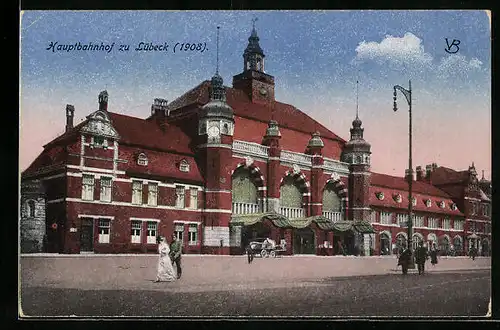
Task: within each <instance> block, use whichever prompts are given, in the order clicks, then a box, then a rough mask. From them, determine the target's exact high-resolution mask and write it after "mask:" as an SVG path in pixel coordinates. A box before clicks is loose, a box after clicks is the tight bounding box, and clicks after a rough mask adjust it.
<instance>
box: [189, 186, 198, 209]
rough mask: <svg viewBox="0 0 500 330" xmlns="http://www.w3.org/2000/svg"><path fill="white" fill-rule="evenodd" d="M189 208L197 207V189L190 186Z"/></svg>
mask: <svg viewBox="0 0 500 330" xmlns="http://www.w3.org/2000/svg"><path fill="white" fill-rule="evenodd" d="M189 199H190V201H189V208H192V209H197V208H198V189H197V188H191V190H190V192H189Z"/></svg>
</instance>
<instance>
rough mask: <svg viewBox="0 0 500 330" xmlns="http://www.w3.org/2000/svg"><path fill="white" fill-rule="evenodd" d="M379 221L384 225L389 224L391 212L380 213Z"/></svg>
mask: <svg viewBox="0 0 500 330" xmlns="http://www.w3.org/2000/svg"><path fill="white" fill-rule="evenodd" d="M380 223H381V224H384V225H390V224H391V223H392V213H389V212H382V213H380Z"/></svg>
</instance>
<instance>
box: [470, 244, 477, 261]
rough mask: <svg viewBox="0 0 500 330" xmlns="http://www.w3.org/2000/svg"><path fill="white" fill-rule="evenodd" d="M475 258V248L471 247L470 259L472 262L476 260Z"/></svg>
mask: <svg viewBox="0 0 500 330" xmlns="http://www.w3.org/2000/svg"><path fill="white" fill-rule="evenodd" d="M476 256H477V250H476V247H474V246H473V247H471V249H470V257H471V258H472V260H476Z"/></svg>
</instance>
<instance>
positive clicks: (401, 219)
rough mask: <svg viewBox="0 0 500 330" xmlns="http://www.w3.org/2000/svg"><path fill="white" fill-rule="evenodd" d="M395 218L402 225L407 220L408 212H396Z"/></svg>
mask: <svg viewBox="0 0 500 330" xmlns="http://www.w3.org/2000/svg"><path fill="white" fill-rule="evenodd" d="M396 220H397V222H398V225H400V226H401V225H404V224H406V223H407V221H408V214H397V215H396Z"/></svg>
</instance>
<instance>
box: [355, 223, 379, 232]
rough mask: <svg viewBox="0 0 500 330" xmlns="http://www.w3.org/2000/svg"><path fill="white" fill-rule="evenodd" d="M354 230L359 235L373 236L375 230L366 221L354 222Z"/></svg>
mask: <svg viewBox="0 0 500 330" xmlns="http://www.w3.org/2000/svg"><path fill="white" fill-rule="evenodd" d="M353 226H354V229H355V230H356V231H357V232H358V233H360V234H374V233H375V230H374V229H373V227H372V225H371V224H370V223H369V222H368V221H360V222H356V223H355V224H354V225H353Z"/></svg>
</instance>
